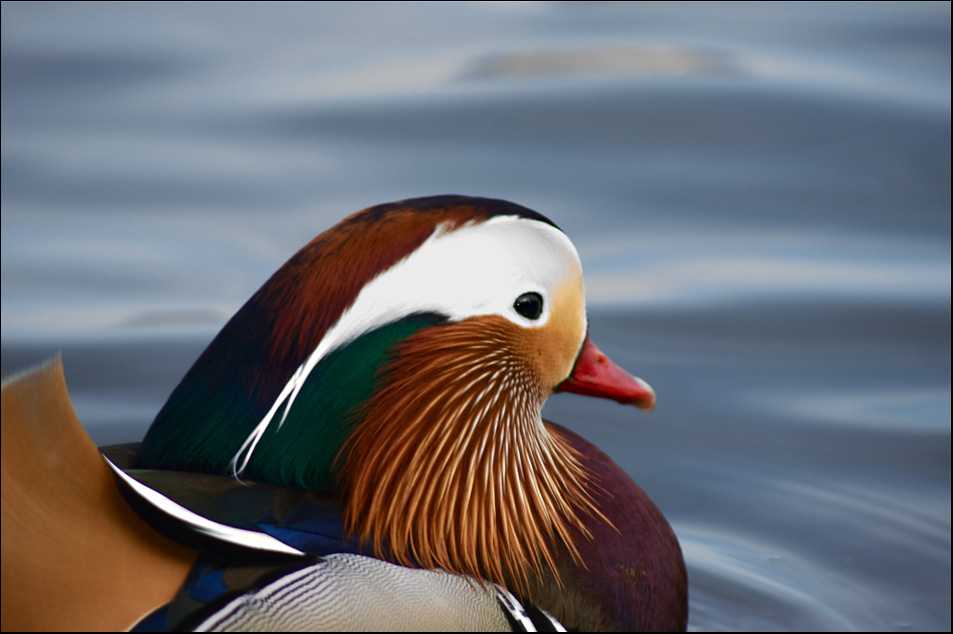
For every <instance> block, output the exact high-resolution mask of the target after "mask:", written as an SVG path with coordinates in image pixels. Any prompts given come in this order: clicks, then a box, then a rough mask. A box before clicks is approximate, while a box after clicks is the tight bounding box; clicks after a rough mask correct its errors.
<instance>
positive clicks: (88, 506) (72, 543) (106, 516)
mask: <svg viewBox="0 0 953 634" xmlns="http://www.w3.org/2000/svg"><path fill="white" fill-rule="evenodd" d="M2 428H3V437H2V452H3V453H2V459H3V460H2V474H3V486H2V520H3V521H2V530H3V540H2V545H3V548H2V550H3V565H2V577H3V603H2V612H3V614H2V628H3V630H4V631H16V630H87V631H101V630H120V629H127V628H129V627H131V626H132V625H133V624H134V623H135V622H136V621H137V620H138V619H139V618H140V617H142V616H144V615H145V614H146V613H148V612H149V611H151V610H152V609H154V608H156V607H158V606H159V605H161V604H163V603H165V602H168V601H169V600H171V599H172V596H173V595H174V594H175V592H176V590H177V589H178V588H179V586H180V585H181V584H182V582H183V581H184V579H185V576H186V575H187V574H188V571H189V569H190V568H191V566H192V563H193V561H194V559H195V555H196V553H195V552H194V551H191V550H189V549H187V548H184V547H182V546H179V545H178V544H175V543H174V542H172V541H170V540H168V539H166V538H164V537H162V536H161V535H159V534H158V533H157V532H155V531H154V530H153V529H152V528H151V527H149V526H148V525H147V524H146V523H145V522H143V521H142V520H141V519H139V517H138V516H137V515H136V514H135V513H134V512H133V511H132V510H131V509H130V508H129V506H128V505H127V504H126V502H125V501H124V500H123V498H122V496H121V495H120V493H119V491H118V489H117V488H116V483H115V480H114V477H113V475H112V472H111V471H110V470H109V467H107V466H106V463H105V462H104V461H103V458H102V456H101V455H100V453H99V450H98V449H97V448H96V445H94V444H93V442H92V440H91V439H90V438H89V436H88V435H87V434H86V431H85V430H84V429H83V426H82V425H81V424H80V422H79V419H78V418H77V417H76V414H75V412H74V411H73V407H72V404H71V402H70V399H69V394H68V393H67V391H66V380H65V378H64V376H63V365H62V361H61V360H60V358H59V357H57V358H55V359H53V360H52V361H50V362H48V363H46V364H45V365H43V366H42V367H40V368H37V369H35V370H32V371H30V372H27V373H24V374H22V375H19V376H17V377H14V378H13V379H11V380H9V381H7V382H5V383H4V384H3V388H2Z"/></svg>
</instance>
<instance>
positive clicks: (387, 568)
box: [196, 554, 510, 632]
mask: <svg viewBox="0 0 953 634" xmlns="http://www.w3.org/2000/svg"><path fill="white" fill-rule="evenodd" d="M395 628H400V629H403V630H406V631H440V632H444V631H455V630H484V631H485V630H493V631H500V630H508V629H509V628H510V625H509V623H508V621H507V620H506V617H505V616H504V615H503V612H502V611H501V608H500V603H499V601H498V589H496V588H495V587H490V586H486V585H481V584H479V583H476V582H474V581H473V580H472V579H467V578H465V577H461V576H459V575H454V574H451V573H448V572H443V571H430V570H420V569H414V568H405V567H403V566H397V565H394V564H389V563H387V562H384V561H380V560H378V559H373V558H370V557H364V556H361V555H353V554H337V555H330V556H328V557H326V558H325V559H324V560H323V561H321V562H319V563H317V564H314V565H311V566H308V567H305V568H302V569H300V570H298V571H296V572H293V573H291V574H289V575H286V576H284V577H282V578H280V579H278V580H276V581H274V582H272V583H270V584H268V585H266V586H264V587H263V588H261V589H259V590H257V591H255V592H250V593H248V594H245V595H242V596H241V597H238V598H236V599H235V600H233V601H232V602H230V603H228V604H227V605H225V606H224V607H223V608H222V609H221V610H219V611H218V612H216V613H215V614H213V615H212V616H210V617H208V618H207V619H206V620H205V621H204V622H202V623H200V624H199V625H198V626H197V627H196V631H212V630H246V631H289V632H305V631H308V632H313V631H324V630H337V631H342V630H351V631H353V630H365V631H367V630H371V631H375V630H376V631H392V630H394V629H395Z"/></svg>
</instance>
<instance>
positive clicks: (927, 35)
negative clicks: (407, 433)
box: [0, 2, 951, 631]
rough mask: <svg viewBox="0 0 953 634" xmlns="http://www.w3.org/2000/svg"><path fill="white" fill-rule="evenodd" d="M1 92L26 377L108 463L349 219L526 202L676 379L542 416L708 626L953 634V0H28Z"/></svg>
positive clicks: (6, 326) (610, 333)
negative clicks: (219, 341) (604, 461)
mask: <svg viewBox="0 0 953 634" xmlns="http://www.w3.org/2000/svg"><path fill="white" fill-rule="evenodd" d="M2 71H3V77H2V253H0V261H2V337H0V339H2V372H3V374H4V376H6V375H8V374H10V373H12V372H14V371H16V370H19V369H22V368H24V367H27V366H30V365H32V364H35V363H37V362H39V361H42V360H44V359H46V358H48V357H50V356H51V355H53V354H55V353H57V352H59V351H62V354H63V360H64V364H65V369H66V376H67V382H68V384H69V386H70V389H71V393H72V397H73V400H74V404H75V406H76V409H77V411H78V413H79V415H80V418H81V419H82V420H83V421H84V423H85V424H86V425H87V428H88V430H89V432H90V434H91V435H92V436H93V438H94V439H95V440H96V441H97V442H99V443H100V444H107V443H112V442H120V441H127V440H136V439H139V438H141V436H142V434H143V432H144V430H145V429H146V427H147V426H148V425H149V423H150V421H151V418H152V417H153V415H154V414H155V412H156V411H157V410H158V408H159V407H160V406H161V405H162V403H163V401H164V399H165V397H166V396H167V395H168V393H169V391H170V390H171V389H172V387H173V386H174V385H175V383H176V382H177V381H178V379H179V378H180V377H181V376H182V374H183V373H184V372H185V370H186V369H187V368H188V367H189V365H190V364H191V362H192V361H193V360H194V358H195V357H196V356H197V354H198V353H199V352H200V351H201V349H202V348H203V347H204V345H205V344H206V343H208V341H210V339H211V337H212V336H213V335H214V333H215V332H216V331H217V329H218V328H219V327H221V325H222V324H223V323H224V322H225V320H226V319H227V318H228V317H229V316H230V314H231V313H232V312H233V311H235V310H236V309H237V308H238V307H239V306H240V305H241V304H242V303H243V302H244V300H245V299H246V298H247V297H248V296H249V295H251V293H252V292H253V291H254V290H255V289H256V288H257V287H258V286H259V285H260V284H261V283H262V282H263V281H264V280H265V279H266V278H267V277H268V276H269V275H270V274H271V272H273V271H274V270H275V269H276V268H277V267H278V266H279V265H281V264H282V263H283V262H284V260H285V259H286V258H287V257H289V256H290V255H291V254H292V253H293V252H294V251H295V250H296V249H298V248H299V247H300V246H301V245H303V244H304V243H305V242H306V241H308V240H309V239H310V238H311V237H313V236H314V235H316V234H317V233H319V232H321V231H322V230H324V229H326V228H328V227H330V226H331V225H332V224H333V223H335V222H336V221H337V220H339V219H340V218H342V217H343V216H345V215H347V214H349V213H351V212H353V211H356V210H358V209H362V208H364V207H367V206H370V205H372V204H376V203H380V202H387V201H392V200H397V199H401V198H407V197H413V196H422V195H430V194H439V193H463V194H471V195H482V196H492V197H500V198H506V199H510V200H513V201H515V202H518V203H521V204H523V205H526V206H529V207H532V208H534V209H537V210H539V211H541V212H543V213H545V214H546V215H548V216H550V217H551V218H553V219H554V220H555V221H556V222H557V223H558V224H559V225H560V226H561V227H562V228H563V229H564V230H565V231H566V232H567V233H568V234H569V235H570V237H571V238H573V240H574V241H575V243H576V245H577V246H578V248H579V250H580V253H581V256H582V259H583V264H584V268H585V273H586V278H587V295H588V300H589V311H590V322H591V329H590V330H591V334H592V337H593V339H594V340H595V341H596V342H597V343H598V345H599V346H600V347H601V348H602V349H603V350H604V351H606V352H607V353H608V354H609V355H610V356H611V357H613V359H614V360H615V361H616V362H617V363H619V364H620V365H622V366H624V367H626V368H627V369H629V370H630V371H631V372H633V373H635V374H637V375H639V376H641V377H643V378H644V379H646V380H647V381H649V382H650V383H651V384H652V385H653V386H654V387H655V389H656V391H657V392H658V408H657V409H656V411H655V412H653V413H652V414H644V413H642V412H639V411H637V410H635V409H633V408H623V407H620V406H618V405H615V404H613V403H609V402H601V401H596V400H593V399H584V398H581V397H574V396H571V395H560V396H557V397H554V398H553V399H552V400H551V401H550V403H549V404H548V405H547V408H546V412H545V413H546V415H547V416H548V417H549V418H551V419H553V420H557V421H559V422H562V423H564V424H567V425H569V426H571V427H573V428H574V429H576V430H577V431H579V432H581V433H583V434H584V435H585V436H587V437H589V438H590V439H591V440H593V441H594V442H596V444H598V445H600V446H601V447H602V448H603V449H604V450H606V451H607V452H608V453H609V454H610V455H611V456H612V457H613V458H614V459H615V460H616V461H617V462H618V463H619V464H621V465H622V466H623V467H624V468H625V469H626V470H628V472H629V473H630V474H632V476H633V477H634V478H635V479H636V480H637V481H638V482H639V483H640V484H641V485H642V487H643V488H644V489H645V490H646V491H647V492H648V493H649V494H650V495H651V496H652V497H653V499H654V500H656V502H657V503H658V505H659V506H660V508H661V509H662V510H663V511H664V512H665V514H666V515H667V517H668V518H669V520H670V521H671V523H672V525H673V527H674V529H675V531H676V533H677V534H678V536H679V539H680V541H681V544H682V547H683V549H684V552H685V556H686V560H687V564H688V570H689V577H690V602H691V614H690V627H691V628H693V629H702V630H721V629H728V630H742V629H771V630H794V631H798V630H802V629H807V630H848V629H915V630H919V629H935V630H942V631H949V629H950V593H951V588H950V295H951V294H950V4H949V3H944V2H941V3H915V2H903V3H885V4H880V3H878V4H866V3H854V2H849V3H833V4H805V5H802V4H796V3H767V4H759V3H738V4H735V3H713V4H696V3H676V4H657V3H646V4H641V3H636V4H615V3H594V4H586V3H583V4H580V3H566V4H550V3H536V2H529V3H495V2H489V3H438V4H435V5H431V4H409V5H408V4H399V3H381V4H364V3H344V4H318V5H310V4H308V5H299V4H290V5H285V4H277V3H263V4H256V3H235V4H231V3H230V4H208V5H206V4H200V5H186V6H180V5H176V4H172V3H168V4H167V3H159V4H145V3H132V4H126V5H120V4H118V3H103V4H81V5H60V4H53V5H44V4H39V3H32V2H31V3H22V4H21V3H4V4H3V5H2Z"/></svg>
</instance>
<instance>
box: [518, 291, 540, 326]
mask: <svg viewBox="0 0 953 634" xmlns="http://www.w3.org/2000/svg"><path fill="white" fill-rule="evenodd" d="M513 309H514V310H515V311H516V312H518V313H519V314H520V315H522V316H523V317H526V318H527V319H534V320H535V319H539V316H540V315H542V314H543V296H542V295H540V294H539V293H523V294H522V295H520V296H519V297H517V298H516V301H515V302H513Z"/></svg>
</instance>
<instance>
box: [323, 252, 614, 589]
mask: <svg viewBox="0 0 953 634" xmlns="http://www.w3.org/2000/svg"><path fill="white" fill-rule="evenodd" d="M585 329H586V319H585V310H584V306H583V300H582V275H581V272H580V271H579V269H578V266H576V265H570V266H568V267H567V275H566V277H565V278H564V281H563V282H562V283H561V284H560V285H559V287H557V288H556V289H555V291H554V293H553V307H552V313H551V316H550V318H549V320H547V322H546V324H545V325H542V326H539V327H522V326H520V325H518V324H515V323H513V322H511V321H509V320H507V319H505V318H503V317H500V316H496V315H490V316H481V317H474V318H470V319H467V320H464V321H462V322H459V323H456V324H450V325H444V326H440V327H436V328H429V329H424V330H422V331H420V332H418V333H416V334H414V335H412V336H411V337H409V338H407V339H406V340H404V341H403V342H401V343H400V344H399V345H398V346H396V347H395V349H394V350H393V352H392V354H391V358H390V360H389V361H388V362H387V363H385V365H384V367H383V369H382V371H381V373H380V386H379V388H378V389H377V391H376V393H375V395H374V396H373V397H372V398H371V400H370V401H369V402H368V403H367V404H366V405H365V406H364V407H363V408H362V409H361V410H360V412H359V415H358V419H359V420H361V422H360V423H359V424H358V427H357V429H356V430H355V432H354V435H353V436H352V438H351V440H350V442H349V443H348V444H347V446H346V448H345V450H344V451H345V452H346V456H347V457H346V458H345V460H344V465H343V468H342V471H341V475H340V477H341V481H342V483H343V486H344V488H345V491H346V493H345V510H346V520H347V522H348V525H349V526H350V528H351V530H352V531H353V532H354V533H355V534H357V535H358V536H359V537H361V538H362V539H372V540H373V543H374V547H375V550H376V551H377V552H378V553H383V552H384V551H385V549H386V551H387V552H388V553H389V555H390V558H391V559H392V560H394V561H397V562H398V563H402V564H405V565H411V566H414V565H416V566H422V567H425V568H442V569H445V570H450V571H453V572H458V573H461V574H468V575H472V576H474V577H477V578H483V579H488V580H490V581H493V582H496V583H499V584H501V585H504V586H509V587H512V586H516V587H520V588H522V587H525V585H526V583H527V582H528V581H529V578H528V575H529V574H531V573H532V574H535V575H536V576H538V575H539V573H540V571H541V566H542V565H543V564H545V566H546V567H547V568H549V569H555V565H554V563H553V560H552V555H551V553H552V548H553V545H554V541H555V540H557V539H558V540H559V541H561V542H562V543H563V544H565V546H566V547H567V548H568V549H569V551H570V552H572V553H575V547H574V546H573V544H572V540H571V539H570V528H571V527H575V528H576V529H578V530H580V531H581V532H582V533H583V534H587V531H586V529H585V528H584V527H583V524H582V522H581V521H580V514H581V513H582V514H592V515H599V513H598V511H596V510H595V506H594V505H593V503H592V500H591V499H590V497H589V495H588V494H587V493H586V490H587V488H589V487H590V485H589V484H588V483H587V477H586V473H585V471H584V469H583V468H582V467H581V465H580V463H579V461H578V459H577V456H576V453H575V451H574V450H573V449H571V448H570V447H569V445H568V444H566V443H565V442H563V441H562V439H561V438H560V437H559V436H558V435H555V434H553V433H550V431H549V430H548V429H547V427H546V426H545V425H544V423H543V421H542V418H541V416H540V411H541V409H542V406H543V403H544V402H545V400H546V398H547V397H548V396H549V395H550V394H551V393H552V391H553V390H554V389H555V388H556V386H557V385H559V384H560V383H561V382H562V381H563V380H564V379H565V378H566V377H567V376H569V374H570V372H571V371H572V368H573V364H574V362H575V358H576V355H577V353H578V351H579V349H580V347H581V346H582V342H583V340H584V337H585Z"/></svg>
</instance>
